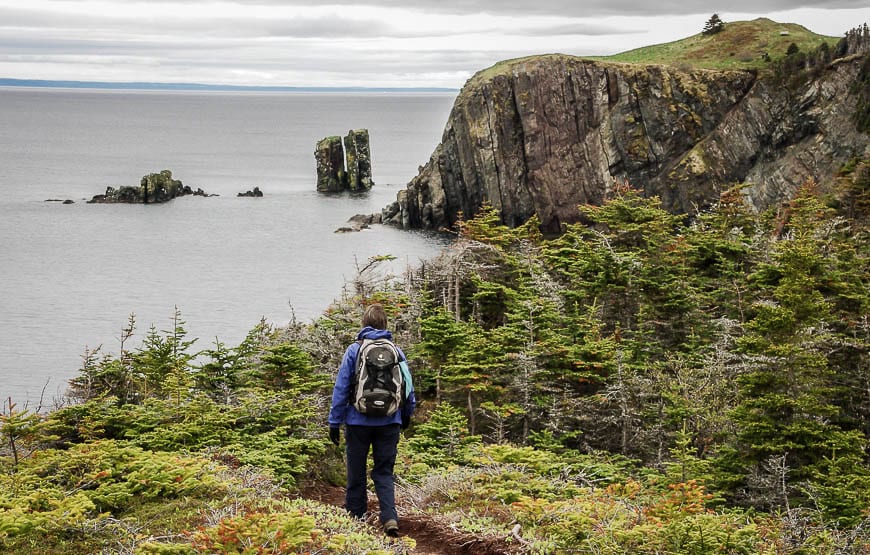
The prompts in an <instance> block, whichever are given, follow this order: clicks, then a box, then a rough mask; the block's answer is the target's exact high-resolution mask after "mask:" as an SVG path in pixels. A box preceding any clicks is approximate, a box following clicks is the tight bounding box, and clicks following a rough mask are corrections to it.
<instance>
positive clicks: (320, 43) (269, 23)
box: [0, 0, 870, 87]
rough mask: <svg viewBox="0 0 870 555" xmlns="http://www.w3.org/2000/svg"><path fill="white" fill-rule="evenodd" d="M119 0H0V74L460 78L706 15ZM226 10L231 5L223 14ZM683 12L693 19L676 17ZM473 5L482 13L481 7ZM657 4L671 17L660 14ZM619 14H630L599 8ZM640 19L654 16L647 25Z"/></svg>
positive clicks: (425, 81) (632, 43) (779, 3)
mask: <svg viewBox="0 0 870 555" xmlns="http://www.w3.org/2000/svg"><path fill="white" fill-rule="evenodd" d="M59 1H60V2H63V1H66V2H67V4H66V5H65V6H64V7H65V10H64V12H66V13H60V12H52V11H50V8H54V7H56V5H57V3H58V2H59ZM98 1H99V0H98ZM103 1H108V0H103ZM125 1H126V0H111V2H110V3H107V4H106V5H107V6H110V7H111V9H109V8H108V7H107V8H106V9H105V10H104V11H103V12H101V13H86V12H85V11H84V4H83V5H82V6H83V9H82V10H79V9H76V2H75V0H53V2H51V3H45V4H44V3H42V0H32V1H31V2H28V3H27V4H24V3H17V2H16V0H0V77H34V76H36V77H38V78H47V79H55V78H57V79H62V78H68V77H69V75H75V74H77V73H81V74H83V75H84V74H86V75H88V76H89V78H92V79H95V80H117V79H122V80H142V79H146V80H153V81H179V80H180V81H198V82H211V83H238V84H287V85H340V84H354V85H359V84H364V85H371V86H425V85H434V86H455V87H458V86H461V84H462V83H463V82H464V81H465V80H466V79H467V78H468V77H469V76H471V75H472V74H473V73H474V72H476V71H478V70H480V69H483V68H486V67H488V66H490V65H492V64H494V63H496V62H498V61H499V60H503V59H507V58H516V57H522V56H528V55H531V54H536V53H540V52H564V53H567V54H576V55H595V54H610V53H614V52H616V51H618V50H627V49H629V48H635V47H638V46H643V45H644V44H653V41H650V40H648V39H649V38H650V36H652V35H653V33H651V31H658V34H657V35H656V37H657V39H658V40H657V42H664V41H665V40H676V39H678V38H681V37H684V36H688V35H691V34H694V33H695V32H698V31H700V29H701V27H702V24H703V22H704V20H705V19H706V17H707V16H708V15H709V13H708V12H709V8H708V7H706V6H708V5H706V4H703V3H701V2H696V1H694V0H689V1H687V2H676V1H675V0H663V2H662V3H658V4H652V3H640V2H636V1H629V0H609V1H604V0H592V2H591V3H582V4H581V3H578V2H576V0H571V1H568V0H542V1H539V2H528V0H524V1H523V2H521V1H520V0H503V1H501V2H498V3H496V2H495V1H494V0H470V1H464V2H462V1H460V0H443V1H441V2H434V1H432V2H414V1H410V2H409V1H400V0H364V1H366V2H367V3H368V4H369V5H371V6H372V9H370V10H366V9H364V8H361V6H360V5H359V4H351V3H350V0H338V1H339V2H345V4H346V5H347V7H346V8H342V7H340V6H337V5H317V6H313V5H312V4H311V0H282V1H280V2H278V1H277V0H225V1H224V2H223V3H221V4H215V5H214V8H213V9H207V8H206V5H205V4H204V3H203V2H204V1H205V0H167V2H168V3H165V4H159V5H152V4H146V3H145V2H144V0H136V2H135V3H136V8H135V9H134V8H132V7H130V9H126V10H125V9H124V3H125ZM132 1H133V0H130V2H131V3H132ZM735 2H736V3H735V4H733V5H729V6H727V8H728V10H729V12H728V13H737V12H738V10H744V11H745V12H749V13H757V14H759V15H768V14H769V13H770V11H771V10H776V9H780V8H783V9H786V8H787V9H793V8H796V7H797V6H815V7H824V8H834V7H838V8H845V7H856V6H857V7H859V8H862V10H860V11H859V13H862V14H866V13H868V12H870V9H868V7H867V6H865V5H862V4H861V2H858V1H854V2H853V1H851V0H839V1H834V2H800V1H799V2H798V3H797V4H795V3H791V2H786V1H785V0H759V1H758V2H748V1H747V0H735ZM254 5H257V6H259V7H258V9H253V8H252V6H254ZM118 6H120V7H118ZM155 6H156V8H154V7H155ZM200 6H201V7H202V9H200ZM226 6H231V7H232V6H234V7H235V9H234V10H231V11H229V12H227V11H221V8H223V7H226ZM239 6H242V8H239ZM270 6H273V7H274V8H275V9H274V10H271V11H270ZM279 6H280V7H282V8H284V9H278V8H279ZM288 6H296V7H298V8H300V9H293V10H291V9H287V7H288ZM146 7H147V9H146ZM248 7H251V8H250V9H249V8H248ZM302 7H308V8H310V9H309V10H304V9H301V8H302ZM115 8H117V9H115ZM152 8H154V9H157V10H159V11H153V10H152ZM375 8H381V9H380V10H378V9H375ZM383 8H394V9H395V11H384V9H383ZM693 11H696V12H698V13H699V14H702V15H697V16H688V17H687V16H686V14H691V13H692V12H693ZM200 12H201V13H200ZM484 12H485V13H488V14H490V15H486V16H479V14H480V13H484ZM668 13H673V14H679V16H678V15H671V16H668V17H663V16H664V15H666V14H668ZM824 13H834V11H833V10H832V11H830V12H824ZM842 13H849V12H841V14H842ZM181 14H190V15H189V16H182V15H181ZM475 14H477V15H475ZM616 14H621V15H623V16H631V17H612V18H611V17H607V18H605V17H603V16H605V15H616ZM644 14H654V15H656V16H659V17H657V18H655V19H648V20H647V19H644V18H643V17H642V16H643V15H644ZM723 15H724V16H725V17H726V19H727V15H728V14H723ZM852 16H853V17H854V12H853V13H852ZM843 17H844V16H843V15H841V16H840V19H839V20H842V19H843ZM674 21H676V22H679V23H678V24H677V25H671V29H670V30H669V31H668V32H669V33H670V32H672V33H673V35H670V34H669V35H665V36H664V37H663V36H662V33H661V29H660V27H667V26H668V25H669V24H670V23H671V22H674ZM687 24H688V25H692V26H694V28H691V29H689V28H686V25H687ZM855 24H857V22H855ZM851 26H853V25H852V24H849V25H844V28H843V29H842V30H843V31H845V30H846V29H847V28H848V27H851ZM601 37H608V38H601ZM140 76H147V77H140Z"/></svg>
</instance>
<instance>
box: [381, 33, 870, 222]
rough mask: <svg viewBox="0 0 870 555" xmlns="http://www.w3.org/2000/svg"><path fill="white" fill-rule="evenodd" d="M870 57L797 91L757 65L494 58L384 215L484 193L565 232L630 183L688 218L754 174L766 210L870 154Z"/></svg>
mask: <svg viewBox="0 0 870 555" xmlns="http://www.w3.org/2000/svg"><path fill="white" fill-rule="evenodd" d="M849 54H852V55H849ZM868 56H870V54H867V53H866V48H865V49H864V51H863V52H860V53H857V54H855V53H852V52H847V53H846V56H845V57H843V58H841V59H838V60H836V61H834V62H833V63H830V64H828V65H827V66H826V67H823V68H822V69H821V70H820V71H815V72H812V73H811V72H807V75H806V77H805V78H804V81H803V82H802V83H800V84H799V85H797V86H794V85H792V86H790V87H786V86H783V85H782V84H781V83H779V82H777V81H776V80H775V79H774V78H773V77H772V76H769V77H765V78H759V77H758V75H757V74H756V73H754V72H749V71H712V70H682V69H677V68H673V67H665V66H642V65H628V64H617V63H604V62H597V61H591V60H585V59H580V58H575V57H570V56H563V55H549V56H536V57H531V58H525V59H520V60H514V61H509V62H503V63H501V64H497V65H496V66H494V67H493V68H490V69H488V70H485V71H482V72H480V73H478V74H477V75H476V76H474V77H473V78H472V79H471V80H469V81H468V83H467V84H466V85H465V86H464V87H463V89H462V91H461V92H460V94H459V96H458V97H457V99H456V102H455V104H454V106H453V109H452V112H451V114H450V117H449V119H448V122H447V125H446V128H445V130H444V133H443V136H442V140H441V144H439V145H438V146H437V147H436V149H435V152H434V153H433V154H432V156H431V158H430V160H429V162H428V163H427V164H426V165H425V166H424V167H422V168H421V170H420V173H419V174H418V175H417V176H416V177H415V178H414V179H413V180H412V181H411V182H410V183H409V184H408V186H407V188H406V189H405V190H402V191H400V192H399V194H398V196H397V199H396V202H395V203H393V204H392V205H391V206H388V207H387V208H385V209H384V210H383V218H384V223H392V224H395V225H399V226H401V227H404V228H430V229H437V228H440V227H443V226H450V225H452V224H453V223H454V222H455V221H456V219H457V216H458V215H459V213H460V212H462V213H463V214H465V215H466V216H469V215H473V214H475V213H476V212H477V211H478V209H479V208H480V207H481V206H482V204H483V203H484V202H488V203H491V204H492V205H493V206H494V207H495V208H496V209H497V210H499V211H500V213H501V217H502V221H503V222H504V223H506V224H508V225H518V224H520V223H522V222H524V221H526V220H527V219H528V218H529V217H531V216H532V215H534V214H537V215H538V217H539V218H540V220H541V222H542V228H543V229H544V230H546V231H558V230H559V229H560V227H561V224H563V223H566V222H572V221H576V220H577V219H578V217H579V212H578V210H577V206H578V205H581V204H584V203H592V204H597V203H600V202H601V201H602V200H603V199H604V198H605V197H606V196H607V195H608V193H609V192H610V191H611V189H612V187H613V185H614V183H616V182H624V181H627V182H629V183H631V184H632V185H633V186H635V187H638V188H641V189H642V190H643V191H644V193H645V194H646V195H650V196H652V195H658V196H659V197H661V199H662V201H663V203H664V205H665V207H666V208H667V209H668V210H670V211H672V212H674V213H690V214H691V213H695V212H696V211H697V210H699V209H701V208H704V207H705V206H707V205H709V204H710V203H712V202H714V201H715V200H717V199H718V196H719V194H720V192H721V191H722V190H723V189H725V188H729V187H731V186H732V185H734V184H735V183H748V184H749V186H748V188H747V189H746V195H747V198H748V200H749V201H750V202H751V203H752V204H753V205H754V206H755V207H756V208H757V209H764V208H766V207H768V206H771V205H773V204H775V203H778V202H780V201H782V200H784V199H786V198H789V197H790V196H791V195H792V194H793V192H794V191H795V190H796V189H797V187H798V186H799V185H800V184H801V183H803V182H804V181H805V180H806V179H807V178H808V177H814V178H815V179H816V180H817V181H819V182H820V183H824V182H825V181H826V180H830V178H831V176H833V174H834V173H835V172H836V170H837V169H838V168H839V167H840V166H841V165H842V164H843V163H844V162H846V161H847V160H849V159H850V158H851V157H854V156H860V155H862V154H863V153H864V152H865V151H866V150H867V148H868V135H867V133H866V131H860V130H859V129H858V127H857V126H856V125H855V117H854V116H855V113H856V104H857V98H858V97H859V95H860V94H862V93H861V89H862V86H861V85H860V83H861V82H862V81H861V80H862V79H866V77H863V78H862V77H861V73H862V71H870V70H868V69H867V67H870V66H868V65H867V64H868V62H867V58H868ZM862 66H864V68H865V69H864V70H862ZM856 84H857V86H856Z"/></svg>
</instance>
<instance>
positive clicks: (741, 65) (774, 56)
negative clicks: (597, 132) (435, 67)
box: [471, 18, 840, 83]
mask: <svg viewBox="0 0 870 555" xmlns="http://www.w3.org/2000/svg"><path fill="white" fill-rule="evenodd" d="M839 40H840V37H829V36H825V35H817V34H816V33H813V32H812V31H810V30H808V29H806V28H805V27H802V26H801V25H797V24H795V23H777V22H776V21H773V20H770V19H766V18H759V19H754V20H752V21H734V22H731V23H729V22H726V23H725V28H724V29H723V30H722V31H721V32H719V33H716V34H714V35H704V34H702V33H700V32H699V33H698V34H696V35H692V36H690V37H686V38H684V39H681V40H678V41H674V42H668V43H665V44H656V45H653V46H645V47H643V48H637V49H635V50H629V51H627V52H622V53H620V54H615V55H613V56H587V57H584V58H586V59H589V60H596V61H601V62H618V63H628V64H638V65H641V64H659V65H673V66H677V67H681V68H686V69H691V68H699V69H717V70H750V69H756V70H763V69H765V68H766V67H767V66H769V65H770V63H771V62H775V61H777V60H779V59H782V58H784V57H785V55H786V51H787V50H788V48H789V46H790V45H791V44H792V43H794V44H795V46H797V47H798V49H799V50H800V51H801V52H811V51H813V50H815V49H816V48H817V47H818V46H819V45H821V44H822V43H823V42H825V43H827V44H828V46H829V47H831V48H832V49H833V47H835V46H836V44H837V42H838V41H839ZM765 55H766V56H767V57H765ZM541 59H550V60H553V59H556V60H566V61H568V60H579V59H581V57H577V56H570V55H567V54H543V55H538V56H527V57H525V58H515V59H512V60H504V61H501V62H498V63H496V64H495V65H493V66H491V67H489V68H486V69H484V70H481V71H479V72H478V73H477V74H475V76H474V77H472V79H471V82H473V83H481V82H485V81H489V80H491V79H493V78H494V77H496V76H498V75H506V74H510V72H511V71H512V70H513V68H514V67H516V66H517V65H521V64H523V63H525V62H527V61H531V60H541Z"/></svg>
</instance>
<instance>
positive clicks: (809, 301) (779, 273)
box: [734, 186, 863, 491]
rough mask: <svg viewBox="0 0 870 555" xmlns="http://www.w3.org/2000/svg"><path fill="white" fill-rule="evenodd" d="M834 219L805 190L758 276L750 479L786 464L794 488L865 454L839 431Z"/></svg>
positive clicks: (739, 438)
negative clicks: (832, 464)
mask: <svg viewBox="0 0 870 555" xmlns="http://www.w3.org/2000/svg"><path fill="white" fill-rule="evenodd" d="M830 217H831V214H830V211H829V210H827V209H826V208H825V207H824V205H823V204H822V203H821V202H820V200H819V199H818V196H817V194H816V193H815V191H814V190H813V188H812V187H810V186H805V187H803V188H802V189H801V190H800V191H799V193H798V195H797V196H796V197H795V199H794V200H793V201H792V202H791V203H790V206H789V214H788V221H787V222H786V227H785V229H784V233H783V235H782V237H781V238H780V240H778V241H777V242H776V243H775V245H774V248H773V252H772V258H771V260H770V261H769V262H768V263H765V264H762V265H761V266H760V267H759V269H758V271H757V272H756V273H755V274H754V276H753V277H754V279H755V280H757V281H758V282H759V285H760V286H761V287H762V288H763V291H764V294H763V296H762V298H761V299H759V301H758V302H756V303H755V306H754V307H753V311H754V314H753V317H752V318H751V320H749V321H748V322H747V324H746V335H745V337H743V338H741V339H740V340H739V342H738V347H739V348H740V349H741V351H742V352H743V354H744V357H745V361H746V365H747V371H745V372H744V373H743V374H742V375H741V376H740V377H739V380H738V384H739V388H740V400H739V405H738V406H737V408H736V410H735V411H734V418H735V421H736V423H737V434H736V437H735V439H736V447H737V450H738V453H739V455H740V457H741V458H742V459H743V460H745V461H746V462H747V463H748V467H747V468H746V471H749V470H750V469H751V468H752V465H756V466H758V465H762V464H763V463H764V462H765V461H767V460H770V459H772V458H776V457H783V458H784V463H783V464H784V466H786V467H788V468H789V469H790V472H789V477H790V478H791V479H792V480H794V481H804V480H812V479H813V474H814V472H817V471H818V469H819V468H820V467H822V466H824V465H825V464H827V463H825V460H826V457H831V456H834V457H850V456H858V457H860V456H861V453H862V444H863V440H862V438H861V436H860V434H857V435H856V434H855V433H852V432H849V431H848V430H845V429H843V428H842V427H841V426H840V425H838V424H837V422H838V420H839V419H840V414H839V412H840V411H839V409H838V407H837V406H836V405H835V404H834V400H835V398H836V371H835V369H834V368H832V367H831V365H830V363H829V360H828V355H829V353H830V345H831V323H832V320H833V319H832V315H833V312H834V303H833V302H832V301H831V299H830V298H829V295H828V284H829V283H830V282H831V280H832V274H831V269H832V259H831V258H829V255H830V251H829V250H828V249H826V248H825V246H824V242H825V238H824V234H823V233H822V230H823V229H824V227H825V225H826V223H827V222H828V221H829V220H830ZM790 491H793V490H790Z"/></svg>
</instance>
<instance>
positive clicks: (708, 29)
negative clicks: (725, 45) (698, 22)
mask: <svg viewBox="0 0 870 555" xmlns="http://www.w3.org/2000/svg"><path fill="white" fill-rule="evenodd" d="M724 28H725V22H724V21H722V20H721V19H720V18H719V14H715V13H714V14H713V15H712V16H710V19H708V20H707V22H706V23H705V24H704V29H703V30H702V31H701V32H702V33H703V34H705V35H715V34H716V33H718V32H719V31H721V30H722V29H724Z"/></svg>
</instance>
